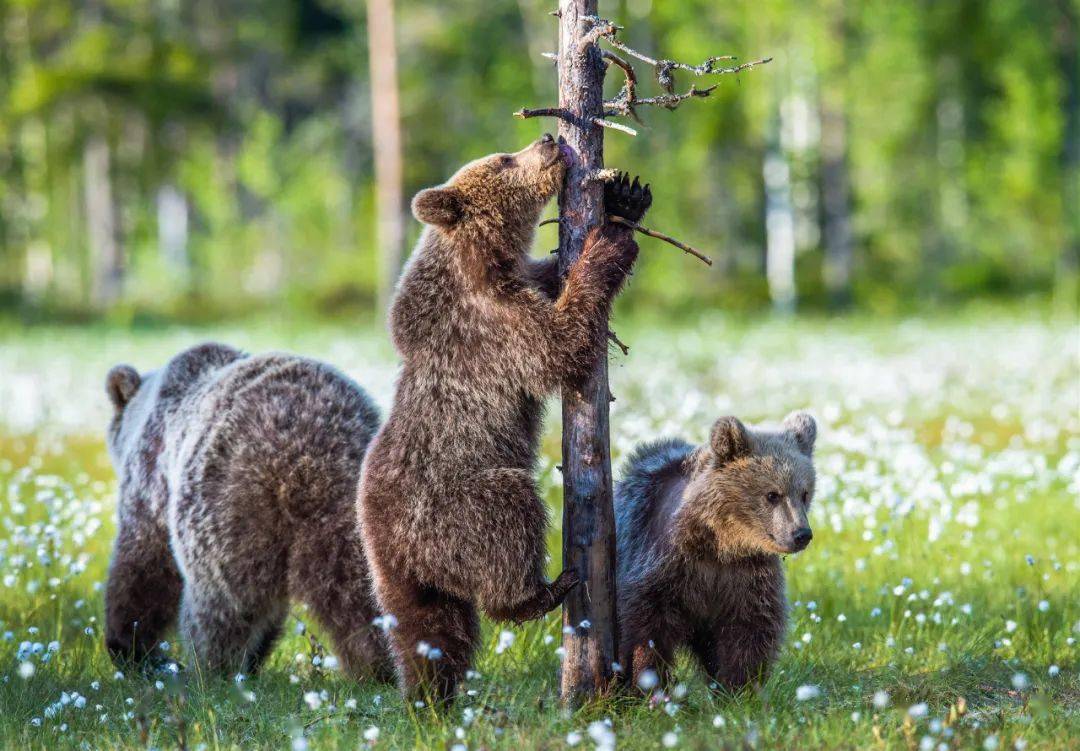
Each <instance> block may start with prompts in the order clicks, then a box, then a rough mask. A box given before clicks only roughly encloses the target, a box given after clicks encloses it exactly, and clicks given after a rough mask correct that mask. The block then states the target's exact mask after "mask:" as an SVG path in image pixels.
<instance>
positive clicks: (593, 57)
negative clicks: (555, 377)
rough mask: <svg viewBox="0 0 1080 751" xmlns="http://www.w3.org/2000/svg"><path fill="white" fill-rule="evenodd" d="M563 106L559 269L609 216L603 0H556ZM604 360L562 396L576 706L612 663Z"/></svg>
mask: <svg viewBox="0 0 1080 751" xmlns="http://www.w3.org/2000/svg"><path fill="white" fill-rule="evenodd" d="M559 10H560V14H561V15H560V19H559V106H560V108H562V109H563V110H566V111H567V112H569V113H571V114H572V115H574V116H575V119H577V120H578V122H582V123H588V125H586V126H585V127H578V126H577V125H575V124H573V123H571V122H568V121H567V120H566V119H563V120H560V122H559V134H560V135H561V136H562V137H563V138H565V139H566V142H567V143H568V144H569V145H570V147H571V148H572V149H573V150H574V153H575V155H576V157H577V158H576V159H575V160H574V165H573V167H571V169H570V171H569V172H568V173H567V176H566V182H565V184H564V186H563V191H562V194H561V195H560V196H559V217H560V220H561V221H560V222H559V268H560V270H561V271H562V273H563V274H566V272H567V271H568V270H569V268H570V266H571V265H573V263H574V261H575V260H576V259H577V257H578V256H579V255H580V254H581V249H582V247H583V245H584V244H585V236H586V235H587V234H588V232H589V230H591V229H592V228H593V227H596V226H598V225H599V224H601V223H602V222H603V221H604V190H603V184H602V183H601V182H600V181H599V180H595V179H590V175H591V174H592V173H594V172H595V171H596V170H599V169H602V168H603V166H604V131H603V128H601V127H599V126H597V125H592V124H591V121H592V120H593V118H600V117H603V112H604V93H603V91H604V61H603V59H602V58H601V57H600V50H599V48H598V47H597V46H596V45H595V44H592V43H589V42H588V41H586V40H585V39H584V38H583V37H584V36H585V34H586V32H587V31H588V30H589V28H590V24H588V23H587V22H585V20H584V17H585V16H595V15H596V0H562V1H561V2H560V3H559ZM608 401H609V394H608V374H607V358H606V357H602V358H599V359H598V361H597V363H596V367H595V368H594V369H593V372H592V374H591V375H590V376H589V378H588V380H587V381H586V382H585V383H584V384H583V385H582V386H581V387H580V389H579V390H570V389H567V390H565V391H564V392H563V397H562V415H563V441H562V468H563V566H565V567H567V568H573V569H576V570H577V572H578V575H579V576H580V577H581V582H582V583H581V585H580V586H578V587H577V588H575V589H574V591H573V592H571V593H570V596H569V597H567V598H566V602H565V605H564V607H563V627H564V632H563V633H564V637H563V648H564V649H565V650H566V654H565V656H564V658H563V665H562V686H561V689H562V697H563V701H565V702H567V703H569V704H578V703H580V702H581V701H582V700H584V699H586V698H588V697H590V696H592V695H595V694H598V693H602V692H603V691H604V690H605V689H606V688H607V686H608V684H609V683H610V681H611V678H612V663H613V662H614V661H615V643H616V634H615V518H614V512H613V510H612V494H611V450H610V446H609V439H608Z"/></svg>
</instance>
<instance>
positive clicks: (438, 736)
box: [0, 318, 1080, 749]
mask: <svg viewBox="0 0 1080 751" xmlns="http://www.w3.org/2000/svg"><path fill="white" fill-rule="evenodd" d="M624 328H625V330H623V329H624ZM619 334H620V338H622V339H624V340H625V341H627V342H629V344H630V345H631V348H632V349H631V354H630V356H629V357H628V358H624V357H622V356H621V355H620V356H618V357H617V358H616V359H615V360H614V361H613V367H612V378H613V391H614V393H615V395H616V397H617V401H616V402H615V404H614V411H613V417H612V426H613V437H612V439H613V444H614V453H615V455H616V458H617V460H618V457H621V456H622V455H624V454H625V453H626V452H627V451H628V450H629V448H631V447H632V446H633V444H634V443H635V442H637V441H638V440H642V439H644V438H650V437H655V436H658V435H664V434H672V433H678V434H682V435H684V436H686V437H688V438H690V439H692V440H700V439H702V438H703V437H704V435H705V433H706V431H707V428H708V426H709V424H710V423H711V421H712V420H713V419H715V418H716V417H717V416H719V415H721V414H728V413H732V414H737V415H740V416H741V417H744V418H745V419H747V420H749V421H756V420H779V419H780V418H782V417H783V415H784V413H785V412H787V411H788V410H790V409H794V408H808V409H810V410H811V411H812V412H814V414H815V415H816V416H817V418H818V420H819V426H820V438H819V448H818V453H817V456H816V462H817V465H818V472H819V475H820V481H819V495H818V500H817V501H816V504H815V507H814V511H813V521H814V526H815V536H814V543H813V545H811V547H810V548H809V549H808V550H807V551H806V552H805V553H803V554H801V555H799V556H796V557H793V558H790V559H788V561H787V566H786V567H787V571H788V576H789V595H790V600H791V602H792V611H791V629H790V635H789V639H788V643H787V646H786V648H785V650H784V652H783V655H782V657H781V659H780V662H779V664H778V665H777V669H776V670H775V672H774V674H773V675H772V677H771V678H770V679H769V681H768V682H767V683H766V685H765V686H764V687H763V689H762V690H761V691H760V692H758V693H747V694H744V695H741V696H726V695H718V694H714V693H712V692H710V690H709V689H708V687H707V686H706V684H705V682H704V681H703V680H702V679H701V678H700V677H699V676H698V675H697V674H696V672H695V671H694V669H693V667H692V666H691V665H690V664H689V663H688V662H686V661H680V663H679V665H678V666H677V671H676V675H677V676H678V680H677V683H678V685H676V686H674V687H673V689H672V690H671V691H670V693H669V695H667V696H656V697H653V700H652V701H645V700H642V699H638V698H633V697H617V698H610V699H606V700H603V701H600V702H597V703H595V704H593V705H590V706H587V707H585V708H583V709H581V710H579V711H578V712H576V713H573V714H570V713H567V712H564V711H561V710H560V708H559V704H558V697H557V692H556V689H557V671H558V667H559V658H558V655H557V653H556V651H555V650H556V648H557V647H558V635H559V634H558V631H559V625H558V622H557V618H556V617H555V616H550V617H549V618H548V619H547V620H546V621H544V622H543V623H538V624H533V625H530V626H527V627H524V628H520V629H512V632H513V635H514V639H513V644H512V645H510V646H509V648H507V649H505V650H503V651H502V652H501V653H498V652H497V650H496V644H497V643H498V642H499V641H500V632H501V631H502V630H503V628H504V627H502V626H498V625H492V624H485V630H484V645H485V646H484V649H483V650H482V654H481V656H480V659H479V661H478V664H477V666H476V670H477V672H478V676H476V677H473V678H471V679H470V680H469V681H468V682H467V686H466V688H467V689H468V694H467V695H465V696H463V697H462V698H461V700H459V702H458V703H457V704H456V705H455V707H454V708H453V709H452V710H450V711H449V712H448V713H446V714H442V715H440V714H437V713H435V712H434V711H433V710H431V709H430V708H427V707H414V706H406V705H403V703H402V702H401V700H400V699H399V698H398V697H397V694H396V691H395V690H394V689H393V687H392V686H388V685H375V684H354V683H352V682H350V681H348V680H346V679H344V678H343V677H342V676H341V675H340V674H338V673H336V672H334V671H328V670H326V669H324V668H323V667H322V666H321V665H315V664H313V658H314V657H319V658H321V657H323V656H324V653H323V651H322V647H321V646H320V644H319V642H318V626H317V624H315V623H311V622H309V621H308V618H307V616H306V614H305V613H304V612H303V611H302V610H299V609H298V610H296V611H295V612H294V614H293V616H292V617H291V618H290V620H289V623H288V629H287V633H288V636H287V637H286V638H285V639H284V640H283V641H282V643H281V644H280V646H279V647H278V649H277V650H276V652H275V653H274V655H273V657H272V659H271V660H270V663H269V664H268V666H267V668H266V669H265V670H264V671H263V672H262V674H260V675H258V676H255V677H248V678H246V679H245V680H243V681H240V682H237V681H235V680H233V679H231V678H215V677H208V676H203V675H200V674H198V673H197V672H195V671H188V672H186V673H182V674H181V676H180V677H179V678H176V677H167V676H162V677H160V678H149V679H148V678H144V677H141V676H136V675H128V676H117V675H116V674H115V668H114V667H113V666H112V665H111V664H110V662H109V660H108V658H107V656H106V654H105V652H104V649H103V646H102V635H101V627H102V624H101V619H102V595H101V584H102V582H103V581H104V577H105V571H106V567H107V564H108V555H109V547H110V544H111V538H112V534H113V529H114V527H113V521H112V513H113V500H112V494H113V491H114V484H115V480H114V477H113V473H112V470H111V468H110V467H109V465H108V461H107V459H106V457H105V452H104V448H103V444H102V441H101V438H100V435H101V432H102V429H103V426H104V420H105V419H106V417H107V414H108V408H107V404H106V401H105V398H104V394H103V392H102V389H101V379H102V378H103V375H104V372H105V369H106V368H107V367H108V365H111V364H112V363H114V362H116V361H120V360H126V361H130V362H133V363H134V364H135V365H137V366H138V367H140V368H149V367H153V366H156V365H158V364H160V363H161V362H163V361H164V360H165V359H167V357H168V356H169V355H171V354H173V353H174V352H176V351H177V350H179V349H180V348H181V347H183V346H186V345H187V344H190V343H192V342H194V341H198V340H200V339H204V338H209V337H212V338H218V339H224V340H226V341H230V342H233V343H236V344H239V345H241V346H245V347H247V348H249V349H251V350H255V351H257V350H262V349H269V348H287V349H294V350H298V351H302V352H305V353H307V354H312V355H316V356H320V357H324V358H326V359H329V360H331V361H333V362H335V363H338V364H339V365H341V366H342V367H343V368H344V369H346V370H347V371H348V372H349V373H350V374H351V375H353V376H354V377H355V378H357V380H358V381H360V382H361V383H362V384H364V385H365V386H367V387H368V388H370V389H371V390H372V392H373V393H374V395H375V396H376V398H377V400H378V401H380V403H382V404H383V405H385V404H386V403H387V401H388V397H389V394H390V390H391V389H392V385H393V374H394V365H393V360H392V355H391V353H390V351H389V349H388V348H387V346H386V345H385V342H384V341H383V337H382V336H381V335H380V334H379V333H378V332H355V331H350V330H348V329H343V328H339V329H325V328H324V329H318V330H314V331H312V330H307V329H301V328H297V329H295V330H288V331H281V330H277V329H273V328H269V327H254V328H239V327H237V328H234V329H231V330H216V331H173V330H168V331H164V332H143V333H135V334H127V333H121V332H116V331H111V330H107V329H102V330H93V331H79V330H57V331H48V332H40V331H39V332H36V333H34V334H27V335H19V336H11V337H9V338H8V339H7V340H6V341H5V342H4V343H3V344H2V345H0V397H2V399H0V426H2V427H0V745H3V746H5V747H38V748H50V749H51V748H58V747H80V746H82V747H86V748H100V747H114V746H123V747H145V746H151V747H156V748H165V747H174V746H176V745H178V744H179V743H181V742H183V743H185V744H186V745H187V747H189V748H197V747H200V746H205V747H206V748H233V747H252V746H263V747H273V748H281V747H289V745H290V744H292V745H293V747H303V746H304V744H308V745H309V747H311V748H316V747H330V748H356V747H358V746H361V745H365V744H367V745H372V746H376V747H382V748H412V747H414V746H418V747H428V748H439V749H449V748H453V747H454V746H455V745H457V744H460V746H461V747H462V748H467V749H480V748H496V747H497V748H509V749H526V748H564V747H567V746H576V747H577V748H590V749H591V748H594V747H597V746H603V744H605V743H607V742H608V741H610V739H611V735H610V734H611V733H613V734H614V737H615V739H616V742H617V744H618V745H619V746H620V747H622V748H642V749H646V748H648V749H653V748H662V747H665V746H667V745H669V744H670V745H672V746H674V747H678V748H694V749H696V748H701V749H705V748H717V747H724V746H727V747H732V748H741V747H743V746H744V745H749V746H756V747H759V748H771V747H783V748H812V747H825V748H835V747H843V748H873V747H879V746H884V747H895V748H927V749H934V748H939V747H940V744H945V747H948V748H973V747H974V748H991V747H996V748H1002V749H1005V748H1018V747H1022V746H1023V745H1024V744H1025V743H1026V744H1027V747H1028V748H1068V747H1071V746H1072V745H1073V744H1074V743H1075V741H1074V740H1073V739H1074V738H1075V737H1077V735H1078V734H1080V646H1078V645H1077V643H1076V640H1077V639H1080V500H1078V496H1077V491H1078V488H1080V479H1078V474H1077V472H1078V468H1080V415H1078V408H1080V401H1078V400H1080V372H1078V366H1077V341H1076V335H1075V331H1074V330H1073V328H1072V327H1071V326H1069V325H1066V324H1065V323H1062V324H1055V323H1048V322H1041V321H1036V320H1028V321H1023V322H1020V323H1016V322H1011V321H1009V320H1007V319H1004V318H991V319H987V320H985V321H980V320H969V321H965V322H964V323H952V324H946V323H940V322H932V321H931V322H907V323H903V324H900V325H896V326H893V325H885V324H873V323H870V322H866V321H856V322H845V321H820V322H810V323H806V322H802V323H794V324H789V323H785V322H782V321H775V322H763V323H760V324H750V325H745V324H744V325H732V324H730V322H727V321H723V320H708V321H703V322H701V323H700V324H699V325H697V326H694V327H692V328H683V329H679V330H675V331H670V330H663V329H651V328H645V327H639V328H634V327H629V326H627V327H621V328H620V331H619ZM556 417H557V410H552V418H553V419H552V420H551V421H549V423H550V424H549V427H548V431H547V433H546V435H545V440H544V443H543V451H544V457H543V460H542V462H541V468H540V476H541V485H542V487H543V488H545V490H546V491H547V493H548V497H549V499H550V500H551V502H552V504H553V506H554V505H555V504H557V502H558V497H559V492H558V482H559V475H558V472H557V471H555V468H554V465H555V464H556V463H557V460H558V457H557V451H558V439H557V435H558V433H557V429H558V426H557V424H556V420H555V419H554V418H556ZM554 511H555V513H553V519H556V520H557V519H558V516H559V515H558V513H557V508H556V509H554ZM550 539H551V550H552V553H553V555H554V556H555V557H556V558H557V550H558V548H557V540H558V530H555V529H553V530H552V534H551V538H550ZM552 566H553V569H554V568H555V567H556V566H557V561H553V564H552ZM301 624H303V626H301ZM312 636H314V637H315V638H314V640H313V639H312ZM503 641H504V643H505V641H506V640H505V639H504V640H503ZM170 642H171V650H172V651H173V653H174V654H176V655H177V657H178V659H180V660H181V661H183V660H184V657H183V653H182V645H180V644H178V643H177V642H176V640H175V637H174V636H170ZM320 661H321V660H320ZM158 681H159V683H158ZM800 697H801V698H800ZM875 697H876V699H877V702H876V704H875ZM923 705H925V707H924V706H923Z"/></svg>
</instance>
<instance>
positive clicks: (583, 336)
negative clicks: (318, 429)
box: [359, 135, 651, 702]
mask: <svg viewBox="0 0 1080 751" xmlns="http://www.w3.org/2000/svg"><path fill="white" fill-rule="evenodd" d="M571 158H572V157H571V154H570V151H569V149H568V147H566V146H565V145H564V144H562V143H561V142H556V140H555V139H554V138H552V137H551V136H550V135H547V136H544V137H543V138H541V139H540V140H538V141H536V142H535V143H533V144H532V145H531V146H528V147H527V148H525V149H523V150H522V151H519V152H517V153H516V154H494V155H492V156H488V157H485V158H482V159H479V160H477V161H474V162H472V163H470V164H467V165H465V166H464V167H462V168H461V169H460V170H459V171H458V172H457V174H455V175H454V176H453V177H452V178H451V179H450V180H449V182H447V183H446V184H444V185H442V186H439V187H436V188H430V189H428V190H424V191H421V192H420V193H419V194H417V196H416V197H415V198H414V199H413V204H412V207H413V213H414V214H415V215H416V218H417V219H419V220H420V221H421V222H423V223H424V224H426V225H427V227H426V228H425V230H424V232H423V234H422V235H421V238H420V240H419V243H418V245H417V248H416V250H415V251H414V253H413V255H412V257H411V259H410V261H409V265H408V267H407V269H406V270H405V272H404V275H403V277H402V279H401V280H400V282H399V284H398V289H397V295H396V297H395V299H394V302H393V306H392V309H391V313H390V330H391V334H392V337H393V341H394V345H395V347H396V348H397V350H398V352H399V353H400V355H401V358H402V361H403V362H402V372H401V375H400V378H399V380H398V385H397V390H396V394H395V398H394V404H393V408H392V410H391V412H390V416H389V418H388V419H387V421H386V424H385V425H384V426H383V428H382V430H381V431H380V432H379V434H378V435H377V436H376V438H375V440H374V441H373V442H372V445H371V449H370V450H369V452H368V456H367V459H366V461H365V463H364V471H363V477H362V480H361V485H360V494H359V513H360V517H361V520H362V524H361V527H362V530H363V536H364V545H365V550H366V551H367V554H368V558H369V560H370V561H371V566H372V572H373V574H374V580H375V592H376V595H377V598H378V603H379V606H380V607H381V609H382V611H383V612H384V613H385V614H386V615H387V616H388V618H387V621H386V622H387V623H390V624H393V625H392V628H391V629H390V636H391V642H392V649H393V652H394V657H395V664H396V667H397V671H398V679H399V684H400V686H401V688H402V690H403V692H404V693H405V694H406V695H408V696H411V697H413V698H417V699H430V700H432V701H436V702H438V701H445V700H448V699H451V698H452V697H453V695H454V692H455V689H456V686H457V684H458V682H459V680H460V679H461V678H462V676H463V675H464V674H465V672H466V670H467V669H468V667H469V665H470V662H471V660H472V655H473V651H474V649H475V647H476V644H477V640H478V638H479V623H478V618H477V608H479V609H480V610H482V611H483V612H484V613H486V614H487V615H488V616H490V617H491V618H494V619H496V620H509V621H517V622H520V621H524V620H527V619H531V618H537V617H540V616H542V615H543V614H544V613H546V612H548V611H549V610H551V609H553V608H554V607H556V606H558V605H559V604H560V603H561V602H562V600H563V598H564V597H565V596H566V593H567V592H568V591H569V590H570V589H571V588H572V587H573V586H574V585H575V584H576V582H577V577H576V575H575V574H574V573H573V572H568V571H564V572H563V573H562V574H561V575H560V576H559V577H558V578H557V579H556V580H555V581H554V582H551V583H549V582H548V581H547V580H546V578H545V576H544V567H545V566H544V564H545V553H546V549H545V547H546V546H545V540H544V538H545V530H546V528H547V521H548V520H547V511H546V508H545V506H544V503H543V501H542V500H541V498H540V496H539V494H538V493H537V490H536V485H535V481H534V476H533V475H534V465H535V461H536V452H537V444H538V440H539V432H540V427H541V420H542V417H543V414H542V412H543V400H544V398H545V397H547V396H549V395H550V394H552V393H553V392H555V391H557V390H558V389H559V387H560V386H561V385H563V384H575V383H580V381H581V379H582V378H583V377H584V375H585V374H586V373H587V372H588V369H589V367H590V366H591V365H592V363H593V362H594V361H595V358H596V357H598V356H599V355H600V354H601V353H603V352H604V351H605V345H606V341H605V337H606V333H607V317H608V310H609V307H610V305H611V301H612V298H614V297H615V295H616V293H617V292H618V291H619V288H620V287H621V286H622V285H623V283H624V281H625V279H626V277H627V275H628V274H629V273H630V269H631V267H632V266H633V264H634V261H635V259H636V257H637V244H636V243H635V242H634V239H633V237H632V234H631V231H630V230H628V229H626V228H625V227H623V226H620V225H618V224H615V223H609V224H605V225H603V226H601V227H598V228H596V229H594V230H593V231H592V233H591V234H590V235H589V236H588V238H587V240H586V242H585V246H584V249H583V251H582V254H581V257H580V258H579V259H578V261H577V262H576V263H575V264H574V266H573V267H572V268H571V269H570V271H569V273H568V274H567V275H566V278H565V279H560V277H559V274H558V269H557V266H556V259H555V258H554V257H549V258H546V259H544V260H541V261H534V260H530V258H529V256H528V253H529V248H530V245H531V244H532V238H533V235H534V233H535V228H536V226H537V221H538V220H539V217H540V212H541V211H542V209H543V208H544V205H545V204H546V203H547V202H548V200H549V199H551V197H552V196H554V195H555V193H556V192H557V191H558V190H559V187H560V186H561V184H562V181H563V177H564V175H565V172H566V167H567V163H568V161H569V159H571ZM650 202H651V194H650V193H649V191H648V187H647V186H646V187H645V188H642V187H640V186H639V185H637V184H636V182H635V184H634V185H630V184H629V183H628V182H627V181H626V179H625V178H620V179H618V180H615V181H613V182H610V183H609V184H608V186H607V190H606V196H605V204H606V209H607V211H608V213H609V214H619V215H622V216H625V217H626V218H628V219H638V218H640V216H641V215H642V214H643V213H644V212H645V210H646V209H647V208H648V206H649V204H650Z"/></svg>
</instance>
